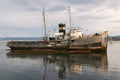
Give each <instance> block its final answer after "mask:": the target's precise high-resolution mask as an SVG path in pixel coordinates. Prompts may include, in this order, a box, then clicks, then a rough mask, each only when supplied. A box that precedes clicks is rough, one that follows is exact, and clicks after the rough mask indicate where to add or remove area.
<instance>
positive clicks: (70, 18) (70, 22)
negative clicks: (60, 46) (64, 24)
mask: <svg viewBox="0 0 120 80" xmlns="http://www.w3.org/2000/svg"><path fill="white" fill-rule="evenodd" d="M68 12H69V26H70V39H69V44H70V46H71V30H72V26H71V10H70V6H69V7H68Z"/></svg>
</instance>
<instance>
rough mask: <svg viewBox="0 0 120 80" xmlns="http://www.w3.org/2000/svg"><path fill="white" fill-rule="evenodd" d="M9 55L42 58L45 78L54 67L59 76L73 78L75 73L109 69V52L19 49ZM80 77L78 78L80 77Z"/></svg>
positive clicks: (44, 79)
mask: <svg viewBox="0 0 120 80" xmlns="http://www.w3.org/2000/svg"><path fill="white" fill-rule="evenodd" d="M7 56H8V57H9V58H31V59H38V58H40V59H42V63H43V65H42V66H43V67H44V70H43V80H46V77H48V76H47V75H48V73H49V74H50V72H49V71H50V69H53V70H54V71H55V72H56V73H57V74H58V78H61V79H65V78H67V79H68V78H72V77H74V75H81V74H83V75H85V74H87V72H88V73H90V72H92V71H93V72H94V71H95V70H98V71H101V72H102V73H104V74H106V73H107V70H108V61H107V53H79V54H71V53H70V54H68V53H63V54H62V53H59V54H58V53H57V54H49V52H48V53H46V54H41V53H39V52H35V51H34V52H31V51H30V52H28V51H17V52H9V53H7ZM50 66H51V67H52V68H50ZM48 68H49V70H48ZM53 76H54V75H53ZM49 77H50V76H49ZM79 77H80V76H78V77H77V78H78V79H80V78H79ZM68 80H69V79H68Z"/></svg>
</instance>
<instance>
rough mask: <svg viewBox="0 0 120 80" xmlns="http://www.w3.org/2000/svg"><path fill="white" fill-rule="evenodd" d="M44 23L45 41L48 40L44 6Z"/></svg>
mask: <svg viewBox="0 0 120 80" xmlns="http://www.w3.org/2000/svg"><path fill="white" fill-rule="evenodd" d="M43 22H44V33H45V40H46V39H47V33H46V19H45V7H44V6H43Z"/></svg>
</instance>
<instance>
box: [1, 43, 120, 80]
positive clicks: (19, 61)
mask: <svg viewBox="0 0 120 80" xmlns="http://www.w3.org/2000/svg"><path fill="white" fill-rule="evenodd" d="M6 42H7V41H0V80H120V41H112V42H109V43H108V50H107V53H74V54H70V53H59V52H57V53H56V54H51V53H50V52H47V53H41V52H38V51H18V52H10V51H9V50H8V49H9V48H8V47H7V46H6Z"/></svg>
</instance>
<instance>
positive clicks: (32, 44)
mask: <svg viewBox="0 0 120 80" xmlns="http://www.w3.org/2000/svg"><path fill="white" fill-rule="evenodd" d="M107 40H108V39H107V34H105V33H104V34H99V35H98V34H97V35H92V36H89V37H83V38H77V39H74V40H72V41H71V43H64V42H61V43H60V42H59V43H57V41H52V42H50V41H49V42H44V41H10V42H8V43H7V46H8V47H10V49H11V50H41V51H51V52H55V51H61V52H64V51H68V52H106V51H107V42H108V41H107Z"/></svg>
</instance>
